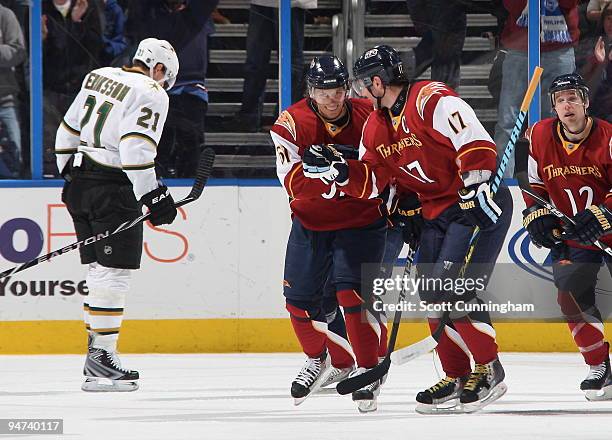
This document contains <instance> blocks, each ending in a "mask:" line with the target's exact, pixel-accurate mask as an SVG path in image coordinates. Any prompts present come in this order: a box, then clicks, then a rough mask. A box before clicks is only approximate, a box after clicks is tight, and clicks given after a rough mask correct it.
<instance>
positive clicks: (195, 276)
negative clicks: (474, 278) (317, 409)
mask: <svg viewBox="0 0 612 440" xmlns="http://www.w3.org/2000/svg"><path fill="white" fill-rule="evenodd" d="M189 189H190V188H188V187H173V188H171V190H172V193H173V195H174V198H175V199H180V198H181V197H183V196H184V195H186V194H187V193H188V192H189ZM0 192H1V193H2V196H3V201H4V206H5V209H3V210H2V212H1V213H0V269H1V270H5V269H8V268H11V267H13V266H16V265H18V264H20V263H22V262H24V261H28V260H31V259H33V258H35V257H37V256H39V255H41V254H46V253H49V252H51V251H52V250H55V249H58V248H61V247H63V246H66V245H68V244H70V243H72V242H74V241H75V236H74V232H73V228H72V223H71V220H70V217H69V215H68V212H67V211H66V209H65V207H64V206H63V205H62V204H61V202H60V201H59V200H60V188H3V189H0ZM512 193H513V196H514V200H515V209H514V218H513V221H512V225H511V227H510V231H509V233H508V236H507V238H506V243H505V244H504V248H503V250H502V253H501V255H500V258H499V260H498V263H500V264H502V266H500V267H502V269H500V270H499V271H498V272H499V274H498V273H497V272H496V273H495V274H494V275H493V277H492V279H491V281H490V283H489V286H488V288H487V291H488V292H490V294H491V295H492V297H494V298H496V299H497V300H498V301H501V300H502V299H504V298H510V299H511V301H512V302H513V303H522V304H535V305H536V307H540V309H539V310H542V307H548V309H547V310H548V311H549V315H545V316H543V315H542V314H541V313H539V312H537V311H536V312H535V313H534V314H532V315H528V314H527V315H525V314H522V315H521V314H517V315H512V314H511V313H510V314H498V315H496V314H495V313H494V314H493V316H494V317H495V318H496V320H497V322H499V324H498V325H497V333H498V339H499V342H500V345H501V347H502V349H505V350H529V351H550V350H573V344H572V341H571V338H570V336H569V332H568V331H567V329H566V326H565V324H563V323H561V322H560V321H559V319H556V320H555V317H558V311H557V309H556V308H555V307H551V306H550V304H553V305H554V304H555V298H554V296H552V293H551V292H552V288H551V286H552V285H551V281H550V280H551V279H552V275H551V274H552V271H551V269H550V267H549V266H547V265H546V264H541V263H542V262H544V261H545V259H546V256H547V253H546V252H544V251H542V250H538V249H536V248H534V247H533V246H532V245H529V243H528V242H527V241H526V234H525V232H524V231H523V230H522V228H521V215H520V211H521V209H522V207H523V204H522V200H521V199H520V195H519V191H518V188H516V187H513V188H512ZM289 230H290V216H289V209H288V204H287V196H286V194H285V193H284V191H283V189H282V188H281V187H280V186H237V185H231V186H230V185H228V186H224V185H213V186H209V187H207V188H206V189H205V191H204V195H203V197H202V198H201V199H200V200H198V201H196V202H194V203H191V204H188V205H186V206H184V207H183V208H181V209H180V210H179V215H178V217H177V220H176V221H175V222H174V223H173V224H172V225H166V226H161V227H153V226H152V225H150V224H145V227H144V231H145V232H144V243H143V258H142V267H141V270H139V271H136V272H134V274H133V278H132V289H131V292H130V294H129V296H128V299H127V304H126V309H125V321H124V325H123V328H122V332H121V338H120V341H121V342H120V346H121V349H122V350H123V351H126V352H130V351H132V352H139V351H144V352H150V351H160V352H189V351H221V352H232V351H294V350H296V349H297V344H296V341H295V338H294V336H293V335H292V331H291V328H290V324H289V321H288V320H287V319H286V318H287V313H286V311H285V307H284V299H283V296H282V281H283V261H284V253H285V245H286V240H287V237H288V235H289ZM506 267H513V270H511V271H508V270H504V269H505V268H506ZM85 272H86V269H85V266H82V265H81V264H80V262H79V258H78V252H77V251H73V252H70V253H68V254H65V255H61V256H58V257H57V258H54V259H52V260H51V261H49V262H43V263H41V264H39V265H37V266H36V267H33V268H30V269H27V270H25V271H23V272H20V273H17V274H14V275H13V276H11V277H10V278H3V279H0V352H2V353H44V352H49V353H62V352H67V353H70V352H78V351H82V349H83V341H84V340H85V335H84V331H83V324H82V321H81V316H82V301H83V298H84V297H86V295H87V287H86V284H85V282H84V277H85ZM510 272H511V273H510ZM606 272H607V271H606ZM611 286H612V281H611V280H610V278H609V275H608V274H607V273H605V272H604V271H602V272H601V273H600V284H599V286H598V288H599V289H600V293H603V295H599V297H598V301H604V302H607V301H608V299H609V298H610V295H608V293H609V291H612V288H611ZM542 292H545V294H544V295H543V294H542ZM543 298H544V299H543ZM542 301H544V303H546V305H545V306H544V305H542V304H540V306H538V303H542ZM407 316H408V318H409V320H410V321H412V322H408V323H405V324H403V326H402V331H401V332H400V341H401V343H408V342H410V341H414V340H416V339H419V338H421V337H423V336H425V335H426V332H427V327H426V325H425V324H424V323H423V319H422V317H421V316H419V315H410V314H409V313H407ZM542 319H544V320H549V321H556V322H550V323H541V322H531V323H530V322H528V321H538V320H540V321H541V320H542ZM517 321H520V322H517ZM534 332H538V333H539V334H541V335H542V336H541V337H539V338H537V341H536V340H534V338H533V335H534Z"/></svg>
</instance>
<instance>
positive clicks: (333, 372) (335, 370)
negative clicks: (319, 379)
mask: <svg viewBox="0 0 612 440" xmlns="http://www.w3.org/2000/svg"><path fill="white" fill-rule="evenodd" d="M341 374H342V369H341V368H336V367H332V369H331V371H330V372H329V375H328V376H327V380H326V381H325V382H333V381H334V380H335V379H336V378H337V377H338V376H340V375H341Z"/></svg>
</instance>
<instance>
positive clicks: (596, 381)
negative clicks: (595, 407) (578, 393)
mask: <svg viewBox="0 0 612 440" xmlns="http://www.w3.org/2000/svg"><path fill="white" fill-rule="evenodd" d="M580 389H581V390H583V391H584V395H585V397H586V398H587V400H591V401H596V400H610V399H612V374H611V372H610V358H609V357H607V358H606V360H605V361H603V362H602V363H601V364H599V365H590V366H589V374H588V375H587V377H586V379H584V380H583V381H582V383H581V384H580Z"/></svg>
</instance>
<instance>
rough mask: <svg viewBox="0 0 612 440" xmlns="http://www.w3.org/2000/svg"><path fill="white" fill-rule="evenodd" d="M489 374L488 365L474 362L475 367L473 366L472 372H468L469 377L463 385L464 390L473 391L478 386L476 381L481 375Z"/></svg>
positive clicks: (478, 380)
mask: <svg viewBox="0 0 612 440" xmlns="http://www.w3.org/2000/svg"><path fill="white" fill-rule="evenodd" d="M487 374H489V366H488V365H486V364H476V368H474V372H473V373H472V374H470V378H469V379H468V381H467V383H466V384H465V387H463V388H464V389H466V390H470V391H474V390H475V389H476V387H477V386H478V383H479V382H480V380H481V379H482V377H483V376H485V375H487Z"/></svg>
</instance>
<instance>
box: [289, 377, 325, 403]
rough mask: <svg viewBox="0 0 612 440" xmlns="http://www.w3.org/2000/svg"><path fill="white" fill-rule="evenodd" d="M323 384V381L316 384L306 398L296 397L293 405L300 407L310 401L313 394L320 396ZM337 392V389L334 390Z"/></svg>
mask: <svg viewBox="0 0 612 440" xmlns="http://www.w3.org/2000/svg"><path fill="white" fill-rule="evenodd" d="M322 383H323V381H322V380H320V381H318V383H317V382H315V383H314V384H313V386H312V389H311V390H310V392H309V393H308V394H306V395H305V396H304V397H294V398H293V405H294V406H298V405H301V404H302V403H303V402H304V400H306V399H308V398H309V397H310V396H312V395H313V394H319V391H320V390H321V384H322ZM334 391H335V389H334Z"/></svg>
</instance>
